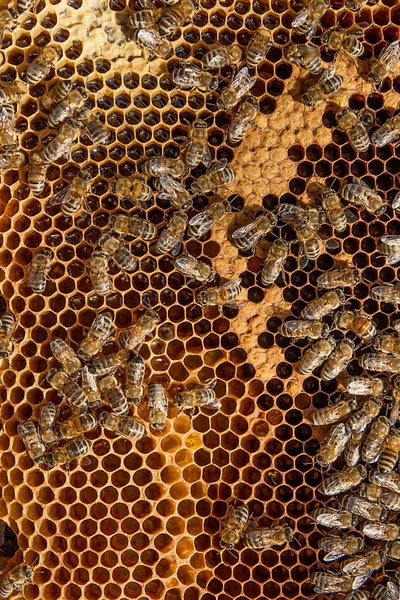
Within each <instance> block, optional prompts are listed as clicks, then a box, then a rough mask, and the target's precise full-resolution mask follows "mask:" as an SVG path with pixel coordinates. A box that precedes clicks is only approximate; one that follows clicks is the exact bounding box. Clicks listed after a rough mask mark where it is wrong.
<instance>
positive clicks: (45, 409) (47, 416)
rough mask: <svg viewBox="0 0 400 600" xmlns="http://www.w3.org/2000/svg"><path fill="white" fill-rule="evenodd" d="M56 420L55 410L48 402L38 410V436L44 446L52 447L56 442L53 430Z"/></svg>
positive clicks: (56, 438)
mask: <svg viewBox="0 0 400 600" xmlns="http://www.w3.org/2000/svg"><path fill="white" fill-rule="evenodd" d="M56 419H57V409H56V407H55V406H54V404H53V403H52V402H48V403H47V404H45V405H44V406H42V408H41V409H40V417H39V434H40V437H41V439H42V442H44V444H45V446H46V447H48V446H53V445H54V444H56V443H57V442H58V437H57V435H56V434H55V433H54V431H53V428H54V425H55V423H56Z"/></svg>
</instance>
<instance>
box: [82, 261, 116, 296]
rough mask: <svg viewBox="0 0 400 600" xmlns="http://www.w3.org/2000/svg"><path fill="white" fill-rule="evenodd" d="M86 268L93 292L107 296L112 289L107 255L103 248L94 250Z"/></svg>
mask: <svg viewBox="0 0 400 600" xmlns="http://www.w3.org/2000/svg"><path fill="white" fill-rule="evenodd" d="M86 268H87V272H88V275H89V277H90V281H91V282H92V285H93V289H94V291H95V293H96V294H98V295H99V296H107V295H108V294H109V293H110V292H111V290H112V281H111V277H109V276H108V255H107V254H106V253H105V252H103V250H94V252H92V254H91V257H90V262H89V264H88V265H87V267H86Z"/></svg>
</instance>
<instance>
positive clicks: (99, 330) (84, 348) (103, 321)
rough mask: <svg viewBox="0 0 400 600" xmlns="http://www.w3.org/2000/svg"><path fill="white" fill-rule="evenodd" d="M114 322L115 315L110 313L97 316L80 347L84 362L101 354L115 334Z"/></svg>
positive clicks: (105, 312) (79, 352)
mask: <svg viewBox="0 0 400 600" xmlns="http://www.w3.org/2000/svg"><path fill="white" fill-rule="evenodd" d="M112 321H113V315H112V313H111V312H109V311H104V312H103V313H100V314H98V315H96V317H95V318H94V321H93V323H92V325H91V327H90V330H89V331H88V333H87V334H86V337H85V339H84V340H83V341H82V342H81V343H80V345H79V350H78V356H80V357H81V358H83V359H84V360H89V359H90V358H93V356H95V355H96V354H98V353H99V352H100V350H101V349H102V347H103V346H104V344H105V343H106V342H107V340H109V339H110V337H111V336H112V334H113V331H114V327H113V324H112Z"/></svg>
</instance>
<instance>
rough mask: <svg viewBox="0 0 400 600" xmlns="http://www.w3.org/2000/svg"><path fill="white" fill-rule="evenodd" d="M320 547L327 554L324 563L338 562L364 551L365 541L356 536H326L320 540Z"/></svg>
mask: <svg viewBox="0 0 400 600" xmlns="http://www.w3.org/2000/svg"><path fill="white" fill-rule="evenodd" d="M318 546H319V547H320V548H321V550H324V551H325V552H327V553H328V554H326V555H325V556H324V558H323V560H324V562H331V561H333V560H338V559H339V558H343V557H344V556H353V555H354V554H357V552H361V550H363V549H364V540H363V539H362V538H360V537H357V536H355V535H350V534H349V535H345V536H343V537H341V536H338V535H326V536H324V537H323V538H322V539H320V540H319V542H318Z"/></svg>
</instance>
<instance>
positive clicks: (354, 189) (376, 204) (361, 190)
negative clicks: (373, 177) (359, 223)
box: [339, 177, 386, 216]
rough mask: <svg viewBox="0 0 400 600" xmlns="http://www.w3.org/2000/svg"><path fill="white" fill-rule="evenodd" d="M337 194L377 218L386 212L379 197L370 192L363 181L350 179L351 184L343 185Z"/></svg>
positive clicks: (372, 191) (384, 205) (375, 193)
mask: <svg viewBox="0 0 400 600" xmlns="http://www.w3.org/2000/svg"><path fill="white" fill-rule="evenodd" d="M339 193H340V195H341V196H342V198H344V200H347V201H348V202H350V203H351V204H355V205H356V206H360V207H361V208H364V209H365V210H366V211H368V212H371V213H373V214H375V215H377V216H379V215H381V214H382V213H383V212H385V210H386V204H385V202H384V200H383V199H382V198H381V197H380V195H379V194H378V193H377V192H375V191H374V190H371V188H370V187H369V186H368V185H367V184H366V183H364V181H358V180H357V179H356V178H355V177H353V178H352V181H351V183H347V184H345V185H344V186H343V187H342V188H341V189H340V191H339Z"/></svg>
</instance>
